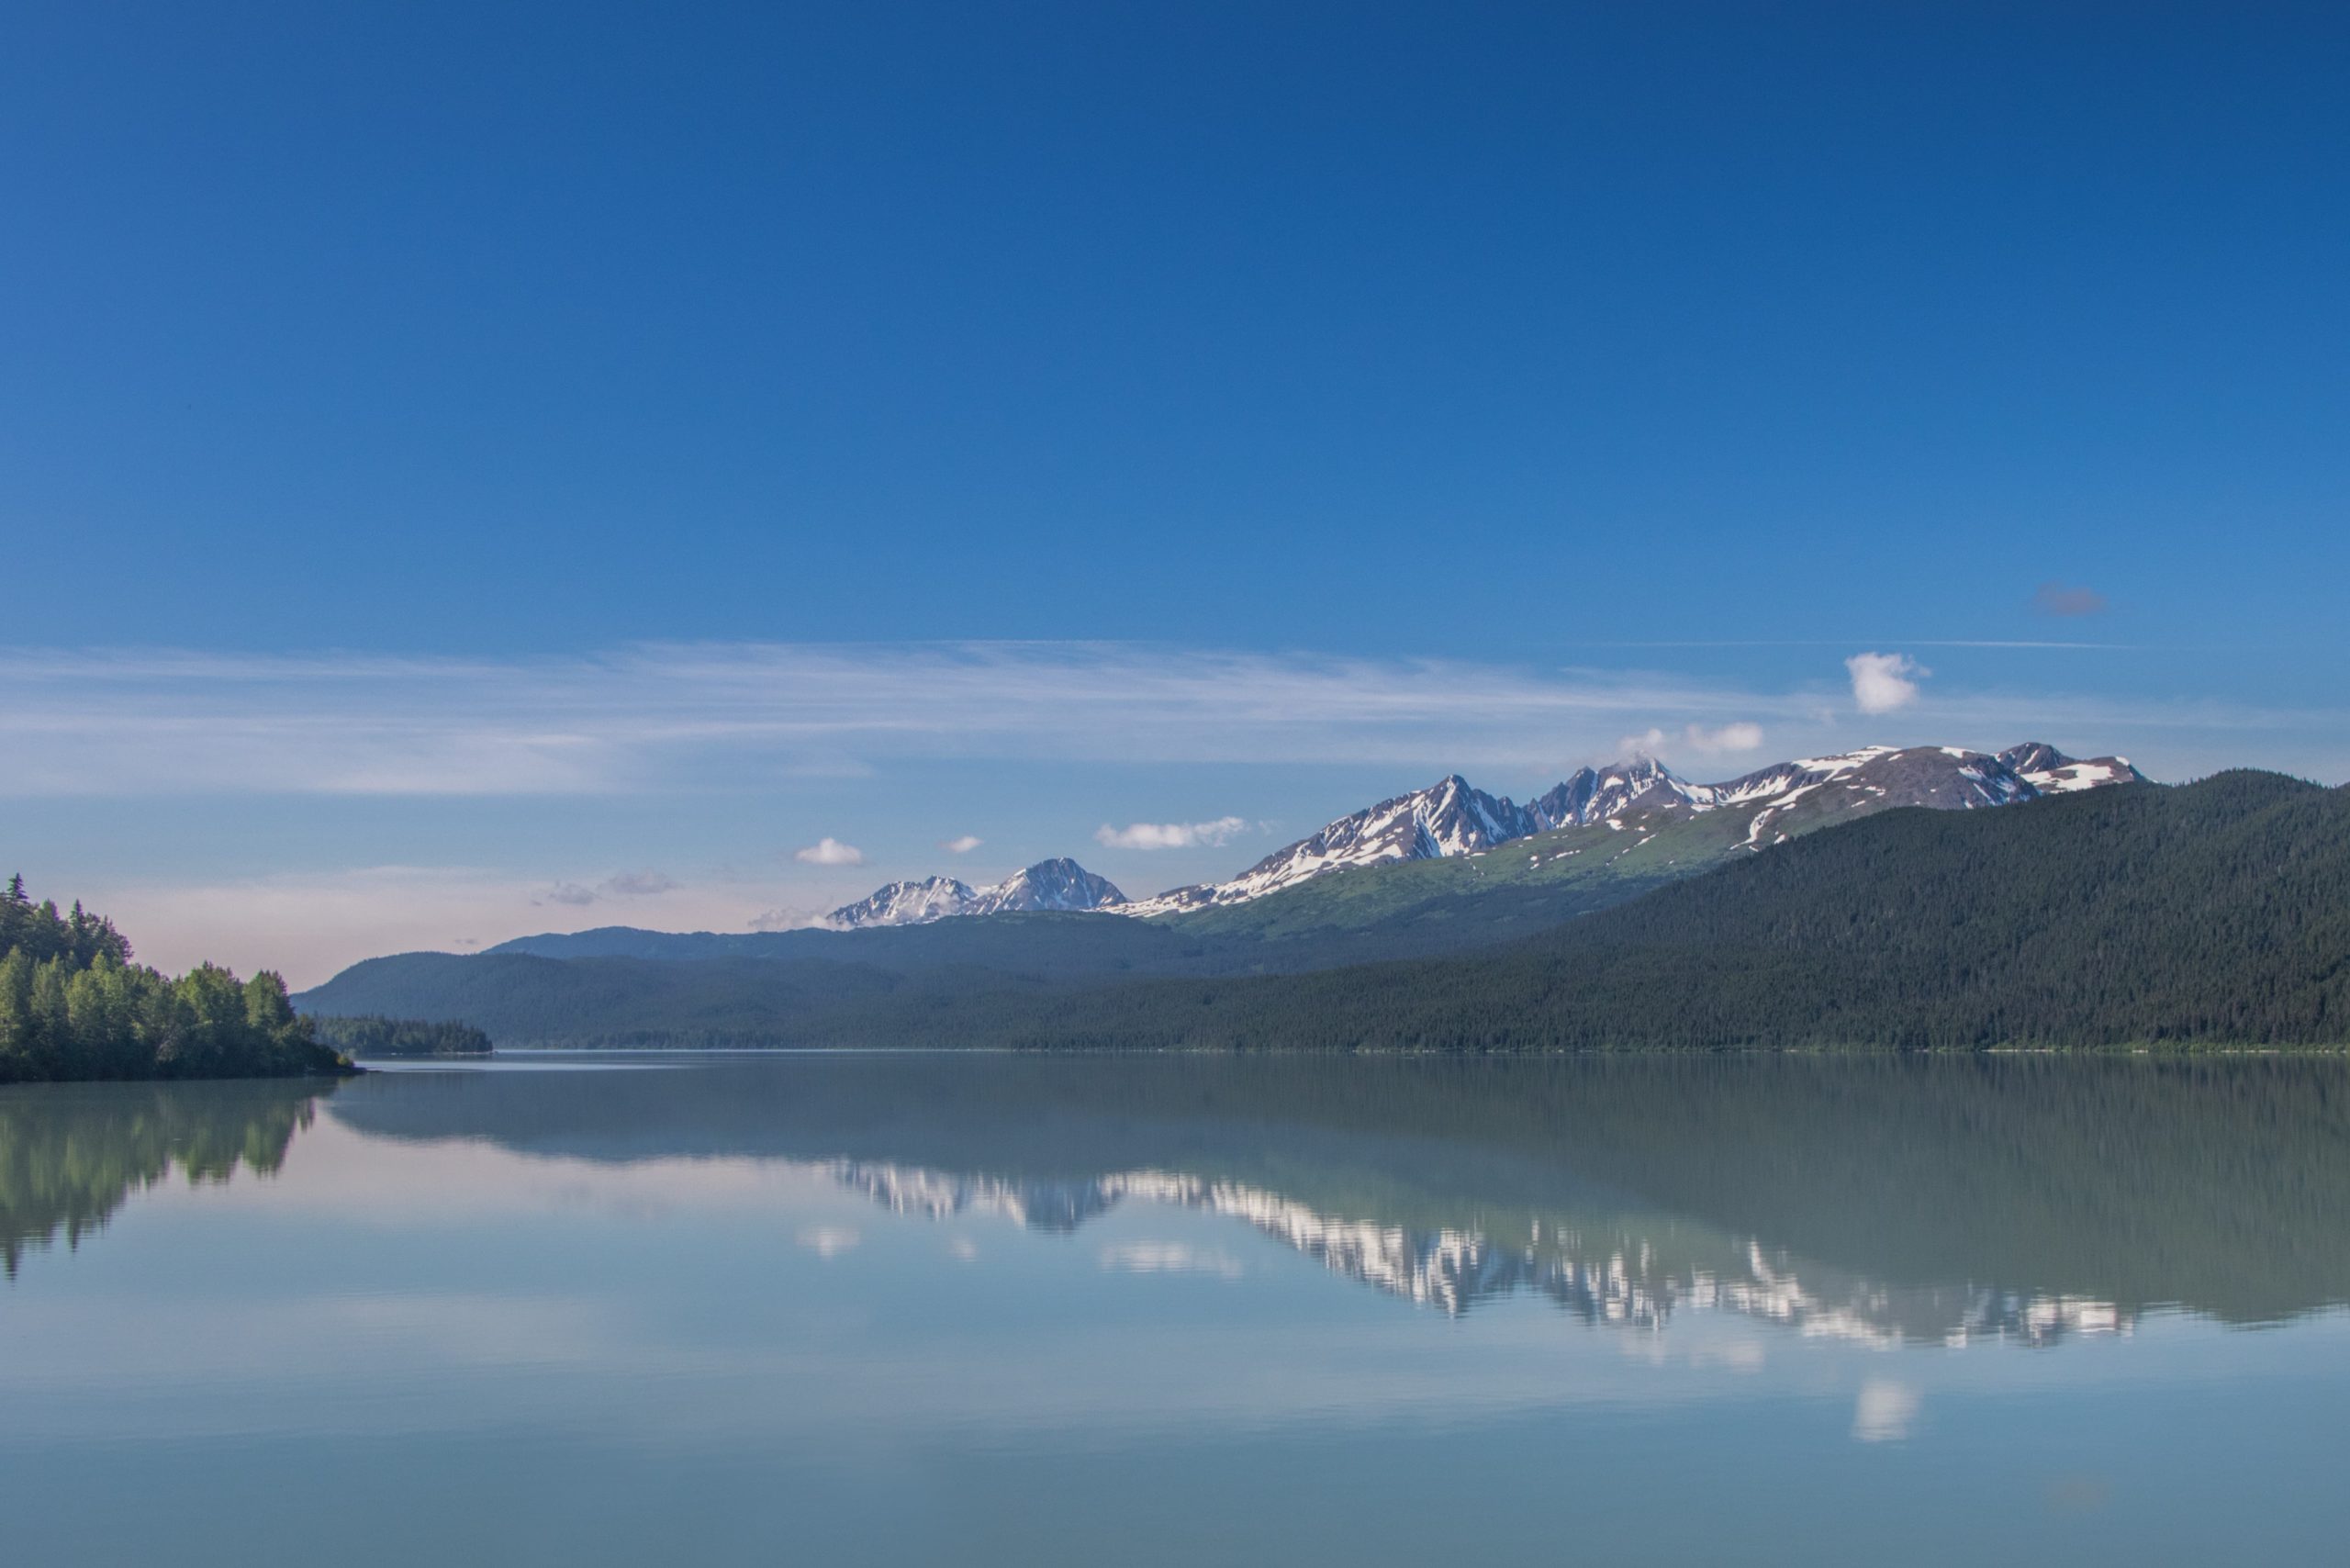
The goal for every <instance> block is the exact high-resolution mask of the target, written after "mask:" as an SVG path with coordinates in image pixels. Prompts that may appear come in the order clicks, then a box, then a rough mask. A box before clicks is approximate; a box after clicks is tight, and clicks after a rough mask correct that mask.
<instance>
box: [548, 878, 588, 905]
mask: <svg viewBox="0 0 2350 1568" xmlns="http://www.w3.org/2000/svg"><path fill="white" fill-rule="evenodd" d="M546 902H549V903H567V904H571V905H573V906H575V907H576V906H579V905H584V904H591V903H594V902H596V890H595V889H593V888H583V887H581V886H580V885H579V884H578V883H576V882H557V883H556V884H555V885H554V888H552V889H551V890H548V893H547V897H546Z"/></svg>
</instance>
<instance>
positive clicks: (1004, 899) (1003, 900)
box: [824, 857, 1126, 930]
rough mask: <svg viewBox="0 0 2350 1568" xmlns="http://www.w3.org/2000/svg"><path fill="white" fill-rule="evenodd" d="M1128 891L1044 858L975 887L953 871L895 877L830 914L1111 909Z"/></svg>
mask: <svg viewBox="0 0 2350 1568" xmlns="http://www.w3.org/2000/svg"><path fill="white" fill-rule="evenodd" d="M1125 902H1126V895H1125V894H1124V893H1122V892H1120V891H1119V890H1117V887H1116V886H1115V885H1114V884H1113V883H1112V882H1111V881H1109V880H1108V879H1106V878H1102V877H1097V876H1095V875H1094V874H1093V873H1092V872H1091V871H1089V870H1087V869H1086V868H1084V867H1082V866H1080V865H1079V864H1078V863H1077V862H1076V861H1074V860H1070V859H1068V858H1065V857H1064V858H1060V859H1054V860H1039V861H1038V862H1036V864H1035V865H1034V866H1031V867H1029V868H1027V869H1026V870H1024V871H1015V872H1013V874H1012V875H1011V876H1009V877H1007V878H1005V879H1003V880H1002V881H1001V882H997V883H995V884H993V885H992V886H990V887H985V888H973V887H971V886H970V885H968V883H965V882H961V881H957V879H955V878H953V877H925V878H924V879H922V880H921V881H919V882H891V883H890V885H889V886H887V887H885V888H879V889H877V890H874V891H873V892H872V893H871V894H870V895H868V896H867V897H866V898H863V899H860V900H858V901H857V902H855V903H852V904H844V905H842V906H841V907H840V908H838V909H836V910H834V911H833V913H830V914H828V915H826V916H825V917H824V924H827V925H830V926H834V927H835V928H838V929H842V930H854V929H856V928H858V927H861V926H869V925H921V924H926V923H927V922H930V921H934V920H945V919H947V918H949V917H950V916H954V915H963V914H1003V913H1020V912H1024V911H1033V910H1088V909H1107V908H1110V907H1112V906H1113V905H1118V904H1123V903H1125Z"/></svg>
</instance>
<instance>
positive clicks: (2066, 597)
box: [2031, 583, 2106, 616]
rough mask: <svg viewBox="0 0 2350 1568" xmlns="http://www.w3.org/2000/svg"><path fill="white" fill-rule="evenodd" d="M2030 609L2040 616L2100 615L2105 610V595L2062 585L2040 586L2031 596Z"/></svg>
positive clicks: (2049, 584) (2093, 590) (2095, 591)
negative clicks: (2036, 611) (2037, 612)
mask: <svg viewBox="0 0 2350 1568" xmlns="http://www.w3.org/2000/svg"><path fill="white" fill-rule="evenodd" d="M2031 607H2032V608H2033V609H2034V610H2038V611H2040V613H2041V614H2042V615H2064V616H2074V615H2102V614H2104V613H2105V610H2106V603H2105V595H2103V594H2101V593H2099V592H2098V591H2097V589H2095V588H2066V587H2065V585H2064V584H2063V583H2042V584H2041V585H2040V587H2039V588H2038V589H2037V590H2035V591H2034V592H2033V594H2032V596H2031Z"/></svg>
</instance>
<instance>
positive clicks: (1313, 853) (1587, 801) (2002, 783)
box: [1117, 742, 2141, 916]
mask: <svg viewBox="0 0 2350 1568" xmlns="http://www.w3.org/2000/svg"><path fill="white" fill-rule="evenodd" d="M2140 777H2141V776H2140V774H2139V773H2138V771H2137V769H2136V768H2134V767H2131V766H2130V764H2129V762H2128V760H2127V759H2126V758H2122V757H2118V756H2114V757H2098V758H2096V759H2094V760H2091V761H2087V762H2076V761H2075V760H2074V759H2073V758H2071V757H2068V756H2065V755H2064V754H2063V753H2062V752H2059V751H2057V750H2056V749H2055V748H2054V747H2053V746H2049V745H2042V744H2040V743H2038V742H2031V743H2028V744H2026V745H2020V746H2015V747H2011V748H2009V750H2007V751H2004V752H1997V753H1992V752H1979V751H1969V750H1966V749H1965V748H1964V747H1961V746H1912V747H1908V748H1903V747H1897V746H1886V745H1872V746H1863V747H1861V748H1860V749H1859V750H1857V751H1850V752H1844V753H1841V754H1839V755H1836V756H1807V757H1798V758H1796V760H1795V761H1793V762H1782V763H1778V764H1776V765H1774V766H1773V767H1764V768H1759V769H1757V770H1756V771H1754V772H1752V773H1747V774H1741V775H1740V777H1738V778H1731V779H1729V780H1726V781H1725V782H1722V783H1719V784H1693V783H1691V782H1689V781H1688V780H1687V779H1684V778H1681V777H1680V776H1679V775H1677V774H1675V773H1674V772H1673V770H1672V769H1671V768H1669V767H1665V766H1664V764H1663V763H1662V762H1659V761H1656V760H1655V759H1653V758H1647V757H1643V758H1640V759H1638V760H1636V761H1631V762H1624V763H1617V764H1615V765H1612V766H1610V767H1606V768H1592V767H1585V768H1582V769H1579V770H1578V771H1577V772H1575V773H1574V774H1573V775H1572V777H1570V778H1566V779H1565V780H1563V781H1562V782H1561V783H1559V784H1558V785H1556V786H1554V787H1553V788H1552V789H1551V790H1549V791H1548V792H1547V793H1545V794H1543V795H1541V796H1539V797H1538V798H1536V799H1535V800H1533V801H1528V802H1527V804H1525V805H1523V806H1520V805H1518V804H1516V802H1515V801H1511V800H1510V799H1509V798H1508V797H1507V796H1494V795H1489V794H1486V793H1485V792H1484V791H1483V790H1479V789H1476V788H1474V787H1473V786H1472V785H1471V784H1470V783H1469V782H1468V781H1467V780H1466V779H1464V778H1461V777H1460V775H1459V774H1453V775H1451V776H1449V777H1448V778H1442V779H1439V780H1438V782H1436V783H1435V784H1432V785H1430V786H1429V787H1428V788H1427V789H1425V790H1417V791H1415V792H1414V793H1412V794H1409V795H1398V796H1396V797H1395V798H1394V799H1393V800H1389V801H1381V802H1380V803H1379V804H1378V805H1376V806H1372V807H1371V808H1370V809H1369V810H1367V811H1362V812H1355V813H1354V814H1353V815H1351V816H1345V817H1340V818H1339V819H1338V820H1337V821H1336V822H1333V823H1329V824H1328V825H1326V827H1324V828H1323V829H1322V830H1321V831H1320V832H1319V833H1317V834H1314V836H1312V837H1311V838H1306V839H1302V840H1300V841H1299V842H1298V843H1296V844H1292V845H1291V846H1288V847H1287V848H1285V849H1278V850H1275V851H1274V852H1273V853H1272V854H1270V855H1269V856H1267V857H1265V858H1264V859H1262V860H1260V861H1259V862H1258V863H1257V864H1256V865H1254V866H1252V867H1250V868H1248V870H1246V871H1244V872H1242V873H1241V874H1240V875H1239V876H1237V877H1236V878H1234V879H1231V880H1230V881H1227V882H1214V883H1208V884H1205V885H1203V886H1199V887H1191V888H1177V889H1175V890H1173V891H1171V892H1165V893H1160V894H1158V895H1157V896H1156V897H1153V898H1147V899H1138V900H1136V901H1134V902H1128V903H1125V904H1121V905H1119V906H1118V909H1117V913H1121V914H1132V915H1140V916H1150V915H1158V914H1172V913H1181V912H1182V911H1185V910H1193V909H1206V908H1211V907H1214V906H1216V905H1221V904H1233V903H1246V902H1249V901H1251V900H1254V899H1260V898H1263V897H1265V896H1266V895H1267V894H1269V893H1275V892H1279V891H1281V890H1282V889H1284V888H1290V887H1294V886H1296V885H1297V884H1298V883H1300V882H1304V881H1308V880H1310V879H1313V878H1315V877H1319V876H1324V875H1326V874H1328V873H1331V872H1334V871H1346V870H1349V869H1352V868H1357V867H1362V866H1378V865H1385V864H1387V863H1389V862H1392V861H1397V860H1429V859H1440V858H1445V857H1451V856H1457V855H1477V854H1483V852H1485V851H1486V850H1488V849H1491V848H1494V847H1495V846H1498V845H1502V844H1506V843H1508V842H1509V841H1510V840H1512V839H1516V838H1524V837H1527V836H1528V835H1530V834H1537V833H1547V832H1550V830H1552V829H1554V828H1561V827H1570V826H1585V825H1589V824H1592V823H1603V822H1604V823H1607V824H1608V825H1609V826H1610V827H1621V826H1622V825H1623V824H1622V822H1621V820H1620V819H1622V818H1623V817H1625V816H1626V815H1627V814H1628V813H1631V812H1641V813H1650V812H1667V813H1695V812H1712V811H1720V810H1726V809H1734V808H1746V807H1755V808H1759V809H1757V810H1755V812H1754V815H1753V818H1752V820H1751V822H1750V823H1749V824H1748V827H1747V832H1746V837H1745V842H1746V845H1747V846H1748V847H1749V848H1752V849H1761V848H1763V847H1765V846H1768V845H1771V844H1774V843H1777V842H1779V841H1780V840H1782V839H1784V838H1785V836H1786V831H1785V830H1786V825H1787V823H1789V821H1790V820H1791V819H1792V818H1795V817H1797V816H1801V817H1803V818H1805V819H1809V818H1811V817H1813V816H1816V815H1841V814H1844V813H1847V812H1852V811H1855V810H1863V809H1864V810H1872V811H1873V810H1876V809H1879V808H1882V807H1887V806H1930V807H1936V808H1944V809H1951V810H1962V809H1972V808H1974V807H1977V806H2002V805H2010V804H2013V803H2015V802H2017V801H2028V800H2033V799H2037V798H2038V797H2040V796H2042V795H2046V794H2061V793H2065V792H2068V791H2071V790H2088V789H2095V788H2097V787H2098V786H2100V785H2105V784H2122V783H2129V782H2131V781H2132V780H2135V779H2137V778H2140Z"/></svg>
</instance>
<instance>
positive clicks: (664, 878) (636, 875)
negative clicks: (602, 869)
mask: <svg viewBox="0 0 2350 1568" xmlns="http://www.w3.org/2000/svg"><path fill="white" fill-rule="evenodd" d="M679 885H680V884H679V883H678V881H677V879H676V878H675V877H672V876H670V875H669V874H668V873H667V872H666V871H622V872H621V873H620V874H619V875H617V876H614V877H609V878H606V879H605V881H604V891H606V892H608V893H618V894H620V895H621V897H623V898H645V897H649V896H651V895H652V894H654V893H666V892H671V891H674V890H676V889H677V887H678V886H679Z"/></svg>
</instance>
